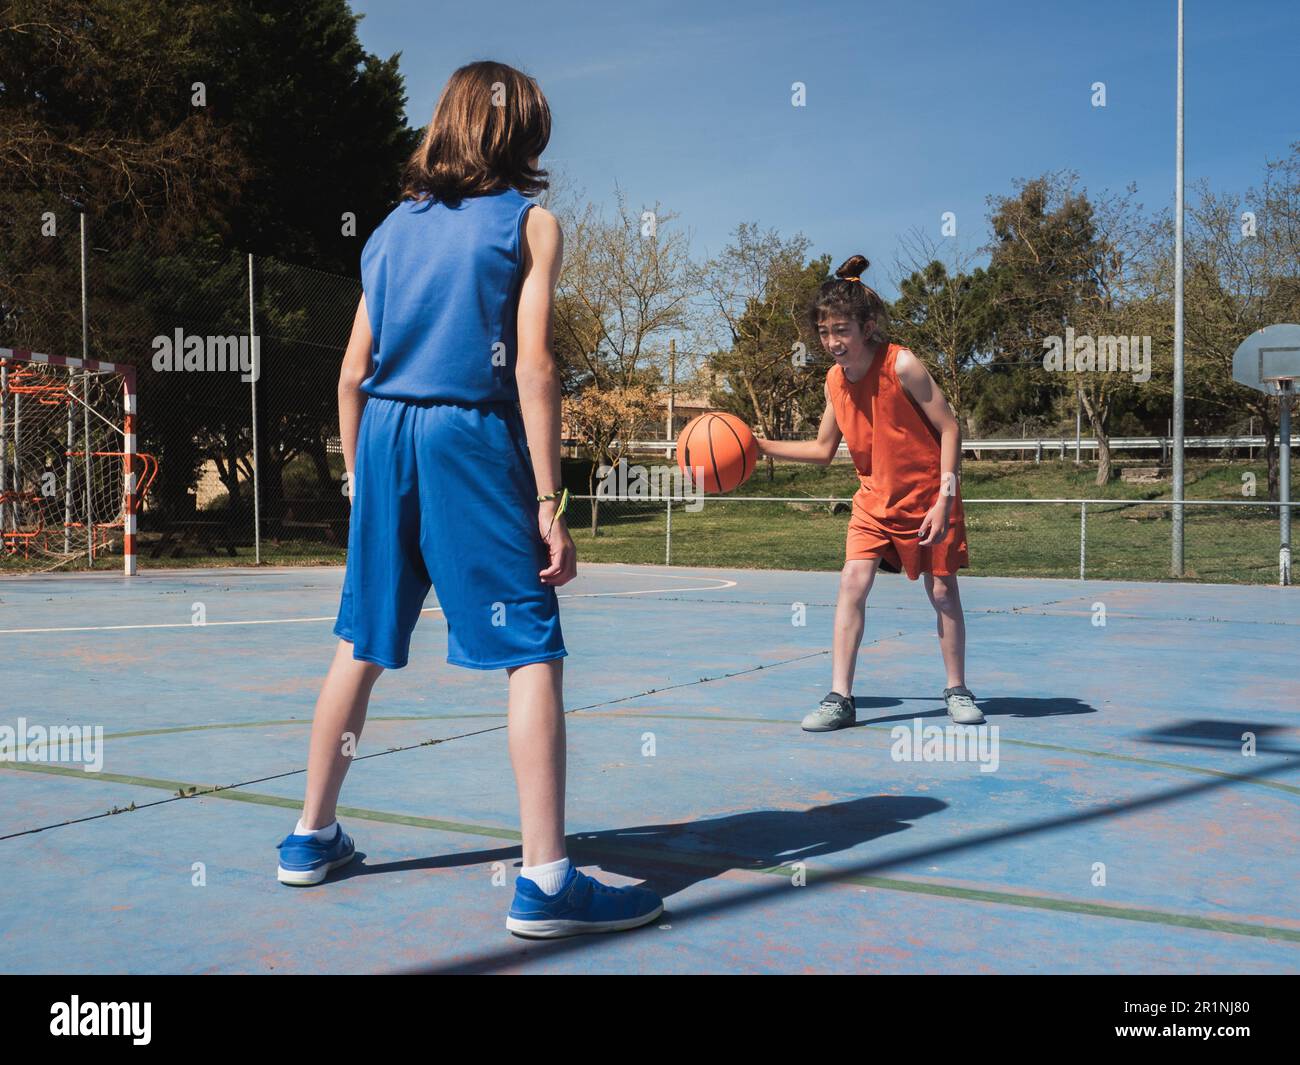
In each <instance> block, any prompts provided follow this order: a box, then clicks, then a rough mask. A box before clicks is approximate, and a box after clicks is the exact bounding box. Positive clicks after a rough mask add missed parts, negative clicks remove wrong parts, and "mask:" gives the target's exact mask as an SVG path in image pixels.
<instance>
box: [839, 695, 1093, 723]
mask: <svg viewBox="0 0 1300 1065" xmlns="http://www.w3.org/2000/svg"><path fill="white" fill-rule="evenodd" d="M930 701H931V700H930V699H924V698H918V697H916V696H906V697H895V696H889V695H873V696H855V697H854V699H853V704H854V706H856V707H857V710H858V713H859V714H862V713H864V712H866V713H870V712H871V711H873V710H885V709H888V708H889V707H891V706H902V705H903V703H904V702H930ZM975 701H976V703H977V704H978V706H979V708H980V711H981V712H982V713H983V714H984V717H985V718H994V717H1020V718H1029V717H1064V716H1066V715H1069V714H1095V713H1097V708H1096V707H1095V706H1090V705H1089V704H1088V703H1085V702H1083V701H1082V700H1079V699H1066V698H1061V697H1056V698H1050V699H1031V698H1021V697H1003V698H998V697H994V698H992V699H981V698H979V697H978V696H977V697H976V700H975ZM947 716H948V712H947V711H946V710H942V709H938V710H920V711H917V712H916V713H912V714H894V715H892V716H890V717H869V718H867V719H866V720H865V721H861V720H860V721H858V723H857V724H856V725H854V726H852V727H854V728H862V727H863V726H864V725H887V724H889V723H890V722H891V721H913V720H915V719H916V718H927V717H943V718H946V717H947Z"/></svg>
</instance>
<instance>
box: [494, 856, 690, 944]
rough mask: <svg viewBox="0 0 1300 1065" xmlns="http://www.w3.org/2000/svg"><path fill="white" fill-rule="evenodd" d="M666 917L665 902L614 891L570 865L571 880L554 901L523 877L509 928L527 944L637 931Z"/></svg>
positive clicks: (646, 893) (644, 891) (645, 892)
mask: <svg viewBox="0 0 1300 1065" xmlns="http://www.w3.org/2000/svg"><path fill="white" fill-rule="evenodd" d="M663 912H664V904H663V900H662V899H661V898H660V897H659V896H658V895H656V894H655V893H654V892H653V891H650V890H649V889H648V888H643V887H622V888H620V887H611V886H610V885H609V884H602V883H601V882H600V881H599V880H593V879H592V878H591V877H589V876H587V875H586V874H585V873H580V872H578V867H577V866H576V865H573V864H570V865H569V875H568V876H567V877H566V878H565V881H564V884H563V885H562V886H561V888H560V890H559V892H558V893H557V894H555V895H547V894H546V893H545V892H544V891H542V889H541V888H539V887H538V886H537V885H536V884H534V883H533V882H532V881H531V880H528V879H526V878H524V877H522V876H521V877H519V878H518V879H516V880H515V901H514V902H513V903H512V904H511V906H510V915H509V916H508V917H507V918H506V928H507V929H509V930H510V931H511V932H513V933H514V934H515V935H517V936H525V937H527V938H529V939H558V938H560V937H561V936H578V935H582V934H584V933H587V932H621V931H623V930H624V929H627V928H637V927H639V926H640V925H643V924H649V923H650V922H651V921H653V920H654V919H655V918H656V917H658V916H659V915H660V914H661V913H663Z"/></svg>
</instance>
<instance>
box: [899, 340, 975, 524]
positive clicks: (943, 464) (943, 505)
mask: <svg viewBox="0 0 1300 1065" xmlns="http://www.w3.org/2000/svg"><path fill="white" fill-rule="evenodd" d="M894 370H895V372H896V373H897V374H898V380H899V382H900V383H901V384H902V386H903V388H904V389H905V390H906V392H907V394H908V395H909V396H911V397H912V398H913V399H914V400H915V401H916V404H917V406H918V407H920V408H921V413H922V414H924V415H925V417H926V419H927V420H928V421H929V422H930V424H931V425H932V426H934V431H935V432H936V433H938V434H939V499H938V502H936V503H935V505H934V507H933V508H932V509H931V512H930V514H929V515H927V516H926V519H925V522H923V523H922V525H921V531H920V540H919V543H921V544H923V545H924V544H931V543H934V542H935V541H936V540H941V539H943V537H944V535H945V534H946V533H947V531H948V515H949V513H950V512H951V511H952V503H953V500H954V499H955V498H956V496H957V471H958V467H959V466H960V464H961V426H960V425H959V424H958V422H957V416H956V415H955V414H953V410H952V407H950V406H949V405H948V400H947V399H946V398H945V397H944V394H943V392H941V391H940V390H939V386H938V385H936V384H935V383H934V378H933V377H931V376H930V371H929V370H927V369H926V368H925V364H924V363H922V362H921V360H920V359H918V358H917V357H916V356H915V355H913V354H912V353H911V352H910V351H908V350H907V349H906V348H904V349H903V350H902V351H900V352H899V353H898V358H897V359H896V360H895V362H894ZM932 518H933V519H934V520H932ZM939 519H942V520H941V521H940V520H939ZM927 525H928V526H929V527H928V528H927ZM927 536H928V539H927Z"/></svg>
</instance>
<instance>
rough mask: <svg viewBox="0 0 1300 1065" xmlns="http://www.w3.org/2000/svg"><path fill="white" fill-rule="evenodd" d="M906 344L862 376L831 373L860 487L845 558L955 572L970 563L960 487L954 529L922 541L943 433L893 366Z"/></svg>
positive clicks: (914, 573)
mask: <svg viewBox="0 0 1300 1065" xmlns="http://www.w3.org/2000/svg"><path fill="white" fill-rule="evenodd" d="M901 350H902V348H901V347H900V346H899V345H897V344H890V345H888V346H887V348H886V349H885V352H884V353H883V354H882V355H878V356H877V357H876V358H875V359H874V360H873V361H872V363H871V366H870V368H869V369H868V370H867V372H866V374H865V375H864V376H863V377H862V379H861V380H858V381H850V380H849V379H848V378H847V377H845V376H844V371H843V370H842V369H841V368H840V367H839V366H838V365H836V366H832V367H831V368H830V372H829V373H828V374H827V375H826V388H827V392H828V393H829V394H830V401H831V407H832V408H833V409H834V411H835V421H836V423H837V424H838V425H839V429H840V432H841V433H843V434H844V443H845V445H846V446H847V447H848V449H849V454H850V455H852V456H853V465H854V466H855V467H856V468H857V471H858V480H859V481H860V482H861V487H860V488H859V489H858V491H857V494H856V495H854V497H853V517H852V518H851V519H850V521H849V533H848V539H847V542H846V544H845V558H846V559H857V558H875V557H879V558H880V559H881V560H882V562H881V565H882V568H884V569H887V570H890V571H892V572H895V573H896V572H898V571H899V570H900V569H901V570H905V571H906V572H907V575H908V577H910V578H911V579H912V580H916V578H917V577H919V576H920V575H921V574H922V573H932V574H936V575H938V576H951V575H953V574H955V573H956V572H957V570H958V569H960V568H963V567H966V566H969V565H970V559H969V556H968V554H967V549H966V521H965V514H964V512H963V510H962V505H961V490H960V488H959V489H958V492H957V498H956V499H955V500H953V506H952V510H951V512H950V513H949V518H948V532H947V534H946V535H945V536H944V538H943V539H942V540H940V541H938V542H937V543H933V544H930V545H929V546H927V547H922V546H921V545H920V544H919V543H917V533H918V531H919V529H920V527H921V521H922V519H924V518H925V515H926V513H927V511H929V509H930V508H931V507H932V506H934V504H935V503H936V502H937V501H938V499H939V475H940V470H939V456H940V447H939V434H938V433H936V432H935V431H934V428H933V427H932V426H931V425H930V421H929V419H928V418H926V416H925V415H924V414H923V413H922V412H921V409H920V407H918V406H917V405H916V402H915V401H914V400H913V399H912V397H911V396H909V395H908V394H907V392H906V390H905V389H904V388H903V384H902V382H901V381H899V379H898V375H897V373H896V372H895V370H894V363H895V361H896V360H897V358H898V353H899V351H901Z"/></svg>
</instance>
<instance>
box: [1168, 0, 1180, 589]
mask: <svg viewBox="0 0 1300 1065" xmlns="http://www.w3.org/2000/svg"><path fill="white" fill-rule="evenodd" d="M1177 124H1178V132H1177V136H1176V138H1175V140H1176V147H1175V149H1174V157H1175V161H1174V171H1175V177H1174V514H1173V559H1172V564H1171V566H1170V570H1171V572H1172V574H1173V576H1175V577H1181V576H1182V575H1183V507H1182V502H1183V0H1178V115H1177Z"/></svg>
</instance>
